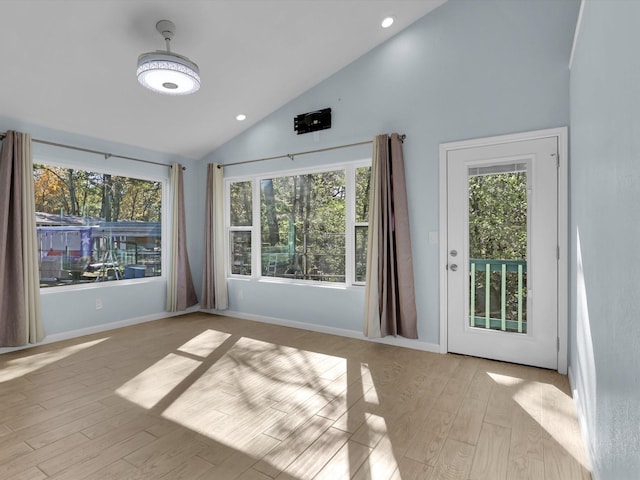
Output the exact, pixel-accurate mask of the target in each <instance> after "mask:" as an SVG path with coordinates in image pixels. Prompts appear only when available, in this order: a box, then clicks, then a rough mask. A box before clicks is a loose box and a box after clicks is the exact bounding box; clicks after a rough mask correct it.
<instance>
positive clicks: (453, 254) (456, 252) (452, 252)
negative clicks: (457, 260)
mask: <svg viewBox="0 0 640 480" xmlns="http://www.w3.org/2000/svg"><path fill="white" fill-rule="evenodd" d="M449 255H451V256H452V257H455V256H456V255H458V251H457V250H451V251H450V252H449Z"/></svg>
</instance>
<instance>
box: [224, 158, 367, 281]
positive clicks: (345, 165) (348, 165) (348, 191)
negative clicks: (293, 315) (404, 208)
mask: <svg viewBox="0 0 640 480" xmlns="http://www.w3.org/2000/svg"><path fill="white" fill-rule="evenodd" d="M362 167H371V159H370V158H365V159H360V160H352V161H347V162H340V163H332V164H325V165H321V166H315V167H305V168H296V169H287V170H278V171H269V172H265V173H256V174H247V175H237V176H236V175H234V176H229V177H225V179H224V180H225V256H226V261H225V268H226V276H227V278H233V279H244V280H252V281H266V282H273V283H284V284H303V285H312V286H321V287H342V288H344V287H351V286H354V287H361V286H363V285H365V283H364V282H357V281H356V279H355V272H356V269H355V230H356V226H367V227H368V223H363V222H356V170H357V169H358V168H362ZM333 171H343V172H344V174H345V281H344V282H327V281H322V280H310V279H291V278H282V277H270V276H265V275H263V268H262V244H261V235H262V225H261V215H260V212H261V209H260V208H261V205H260V200H261V198H260V184H261V182H262V181H263V180H267V179H274V178H279V177H291V176H296V175H308V174H316V173H324V172H333ZM239 182H251V195H252V198H251V200H252V210H253V211H252V220H253V223H252V225H251V226H243V227H240V226H232V225H230V221H231V184H232V183H239ZM235 231H251V275H242V274H234V273H232V261H233V259H232V254H231V233H232V232H235Z"/></svg>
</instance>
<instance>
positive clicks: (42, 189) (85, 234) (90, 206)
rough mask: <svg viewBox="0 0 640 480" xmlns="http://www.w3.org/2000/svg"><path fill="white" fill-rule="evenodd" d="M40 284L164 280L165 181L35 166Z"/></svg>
mask: <svg viewBox="0 0 640 480" xmlns="http://www.w3.org/2000/svg"><path fill="white" fill-rule="evenodd" d="M33 178H34V187H35V205H36V228H37V241H38V261H39V266H40V286H41V287H51V286H61V285H73V284H79V283H88V282H104V281H114V280H124V279H133V278H143V277H155V276H160V275H161V274H162V262H161V257H162V249H161V247H162V228H161V218H162V182H160V181H151V180H143V179H139V178H131V177H122V176H115V175H110V174H107V173H97V172H90V171H86V170H80V169H75V168H65V167H59V166H54V165H43V164H35V165H34V167H33Z"/></svg>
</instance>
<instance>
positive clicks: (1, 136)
mask: <svg viewBox="0 0 640 480" xmlns="http://www.w3.org/2000/svg"><path fill="white" fill-rule="evenodd" d="M6 136H7V132H0V140H4V138H5V137H6ZM31 141H32V142H35V143H41V144H43V145H51V146H52V147H60V148H67V149H69V150H77V151H79V152H86V153H95V154H96V155H102V156H104V158H105V160H106V159H107V158H121V159H123V160H133V161H134V162H142V163H150V164H151V165H161V166H163V167H171V164H168V163H161V162H154V161H152V160H144V159H142V158H135V157H127V156H126V155H116V154H113V153H108V152H100V151H99V150H91V149H90V148H83V147H76V146H74V145H67V144H64V143H56V142H49V141H47V140H39V139H37V138H32V139H31ZM182 169H183V170H186V169H187V167H184V166H183V167H182Z"/></svg>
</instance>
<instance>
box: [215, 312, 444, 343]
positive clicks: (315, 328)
mask: <svg viewBox="0 0 640 480" xmlns="http://www.w3.org/2000/svg"><path fill="white" fill-rule="evenodd" d="M202 311H203V312H206V313H213V314H216V315H223V316H227V317H234V318H240V319H242V320H252V321H255V322H261V323H270V324H273V325H280V326H282V327H292V328H299V329H301V330H310V331H312V332H319V333H328V334H330V335H338V336H341V337H348V338H356V339H358V340H366V341H369V342H376V343H382V344H385V345H394V346H396V347H404V348H412V349H414V350H422V351H425V352H432V353H440V345H436V344H434V343H427V342H421V341H419V340H412V339H410V338H404V337H384V338H367V337H365V336H364V334H363V333H362V332H357V331H355V330H347V329H345V328H337V327H327V326H324V325H316V324H313V323H304V322H296V321H294V320H283V319H282V318H275V317H267V316H264V315H255V314H253V313H244V312H236V311H231V310H224V311H215V310H202Z"/></svg>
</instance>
